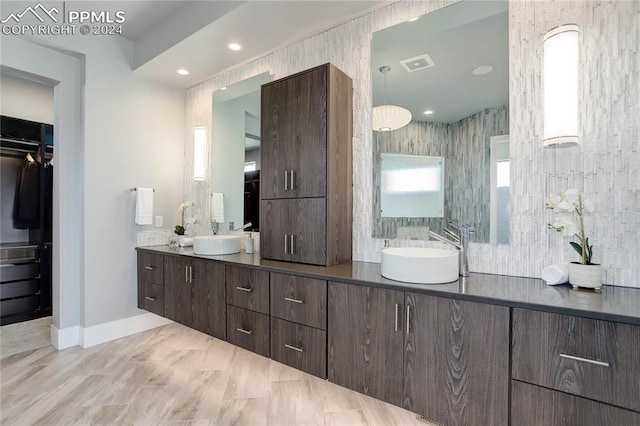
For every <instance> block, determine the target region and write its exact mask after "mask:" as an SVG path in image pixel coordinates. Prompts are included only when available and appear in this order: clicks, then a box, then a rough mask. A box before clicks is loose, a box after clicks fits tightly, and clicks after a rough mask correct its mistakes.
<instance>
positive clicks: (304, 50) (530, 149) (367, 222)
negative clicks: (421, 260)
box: [184, 0, 640, 287]
mask: <svg viewBox="0 0 640 426" xmlns="http://www.w3.org/2000/svg"><path fill="white" fill-rule="evenodd" d="M452 3H454V2H453V1H444V0H443V1H427V2H416V1H402V2H397V3H393V4H391V5H389V6H387V7H385V8H382V9H379V10H376V11H374V12H372V13H370V14H368V15H366V16H363V17H361V18H358V19H355V20H353V21H350V22H348V23H346V24H344V25H341V26H339V27H336V28H334V29H331V30H329V31H325V32H323V33H320V34H318V35H315V36H313V37H310V38H308V39H305V40H303V41H301V42H298V43H296V44H293V45H291V46H288V47H286V48H283V49H280V50H278V51H276V52H274V53H271V54H269V55H267V56H265V57H263V58H260V59H257V60H255V61H253V62H251V63H248V64H245V65H242V66H240V67H238V68H235V69H233V70H231V71H228V72H225V73H223V74H221V75H218V76H216V77H214V78H212V79H210V80H208V81H206V82H204V83H202V84H200V85H198V86H196V87H194V88H192V89H189V90H188V91H187V96H186V103H187V129H186V130H185V141H186V143H185V157H186V158H187V159H190V158H192V156H193V135H192V131H190V130H189V129H192V128H193V126H194V125H196V124H205V125H207V126H208V127H209V128H210V126H211V120H212V117H211V115H212V113H211V96H212V93H213V92H214V91H215V90H217V89H218V88H220V87H222V86H226V85H229V84H232V83H235V82H237V81H241V80H243V79H245V78H248V77H251V76H253V75H256V74H258V73H260V72H265V71H268V72H270V73H271V74H272V76H273V78H274V79H277V78H281V77H284V76H287V75H290V74H293V73H295V72H299V71H303V70H305V69H307V68H311V67H313V66H316V65H319V64H323V63H326V62H331V63H333V64H335V65H336V66H337V67H338V68H340V69H341V70H343V71H344V72H346V73H347V74H348V75H349V76H350V77H351V78H352V79H353V82H354V94H353V101H354V102H353V103H354V123H353V124H354V139H353V151H354V152H353V154H354V165H353V166H354V167H353V169H354V172H353V173H354V176H353V177H354V191H353V194H354V206H353V215H354V237H353V258H354V260H361V261H370V262H379V261H380V249H381V247H382V244H383V243H382V240H380V239H374V238H373V237H372V235H373V223H372V222H373V215H372V208H373V198H372V194H373V190H372V188H373V179H372V167H373V155H372V152H373V149H372V144H373V140H372V132H371V107H372V102H371V73H370V72H371V71H370V69H369V68H370V66H369V63H370V48H371V34H372V32H373V31H376V30H379V29H382V28H386V27H389V26H391V25H394V24H397V23H400V22H403V21H406V20H407V19H409V18H412V17H414V16H418V15H422V14H424V13H427V12H430V11H433V10H436V9H438V8H441V7H444V6H446V5H449V4H452ZM509 15H510V18H509V20H510V37H509V38H510V41H509V44H510V48H509V49H510V50H509V52H510V61H509V62H510V92H511V95H510V102H509V104H510V105H509V110H510V118H511V120H510V132H509V133H510V135H511V149H512V152H511V160H512V161H511V163H512V164H511V170H512V184H511V191H512V198H511V199H512V203H511V239H510V241H511V243H510V244H509V245H490V244H473V245H472V247H471V249H470V267H471V270H472V271H477V272H487V273H496V274H505V275H517V276H529V277H538V276H540V273H541V271H542V269H543V268H544V267H545V266H546V265H548V264H550V263H552V262H554V261H556V260H559V259H561V258H564V257H566V258H567V259H570V255H571V253H570V251H569V245H568V243H567V241H561V240H560V238H558V237H557V236H556V235H552V234H551V233H550V232H548V231H547V229H546V223H547V222H548V221H550V220H551V217H550V215H549V214H548V212H547V211H545V209H544V201H545V199H546V198H547V196H548V195H549V194H550V193H553V192H560V191H563V190H564V189H566V188H567V187H570V186H576V187H578V188H579V189H581V190H584V191H585V192H586V193H588V194H590V195H592V198H593V199H594V201H595V203H596V213H595V214H594V215H593V216H592V217H591V218H590V219H589V220H588V222H587V226H588V227H589V229H590V230H592V235H593V236H592V241H593V243H594V244H595V259H596V261H598V262H601V263H602V264H604V265H605V268H606V271H607V277H606V281H607V283H610V284H616V285H623V286H635V287H640V279H638V278H637V277H638V275H639V273H640V239H639V238H638V228H639V227H640V215H639V214H638V212H639V211H640V196H639V192H640V167H639V165H640V147H639V139H638V136H639V133H638V132H639V130H638V129H639V128H640V99H639V98H640V97H639V96H637V94H638V93H640V54H639V52H638V46H639V45H640V2H639V1H637V0H634V1H611V2H587V1H535V0H526V1H520V0H518V1H511V2H510V11H509ZM564 23H577V24H578V25H580V28H581V36H580V42H581V51H580V54H581V61H580V63H581V82H582V83H581V89H580V94H581V104H580V118H581V125H582V135H581V139H582V141H583V144H582V146H580V147H576V148H570V149H566V150H544V149H543V148H542V117H543V111H542V91H541V72H542V56H541V55H542V38H543V35H544V33H545V32H546V31H548V30H549V29H551V28H553V27H555V26H557V25H560V24H564ZM192 163H193V162H192V161H190V160H189V161H185V179H184V194H185V199H186V200H191V201H194V202H195V203H196V204H197V206H198V213H199V216H200V217H199V219H200V221H201V224H200V225H199V227H198V229H197V230H196V231H197V232H200V233H204V232H207V231H208V223H209V193H210V189H209V184H208V183H207V182H206V181H205V182H193V180H192V178H191V176H192V173H193V171H192V170H191V167H193V166H192ZM396 244H398V245H400V244H414V243H411V242H396ZM420 244H421V245H425V244H427V243H420Z"/></svg>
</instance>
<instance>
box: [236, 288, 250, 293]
mask: <svg viewBox="0 0 640 426" xmlns="http://www.w3.org/2000/svg"><path fill="white" fill-rule="evenodd" d="M236 290H240V291H246V292H247V293H251V292H252V291H253V288H251V287H248V288H247V287H236Z"/></svg>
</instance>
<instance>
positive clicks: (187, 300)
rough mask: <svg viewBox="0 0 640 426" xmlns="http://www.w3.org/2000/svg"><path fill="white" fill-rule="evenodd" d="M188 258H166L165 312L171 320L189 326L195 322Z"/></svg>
mask: <svg viewBox="0 0 640 426" xmlns="http://www.w3.org/2000/svg"><path fill="white" fill-rule="evenodd" d="M190 266H191V262H190V261H188V260H187V259H183V258H180V257H174V256H165V260H164V274H165V276H164V287H165V293H164V306H165V308H164V313H165V316H166V317H167V318H169V319H170V320H173V321H176V322H179V323H180V324H184V325H186V326H188V327H191V326H192V324H193V315H192V306H191V295H192V288H191V283H190V282H189V269H188V268H189V267H190Z"/></svg>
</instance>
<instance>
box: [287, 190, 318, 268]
mask: <svg viewBox="0 0 640 426" xmlns="http://www.w3.org/2000/svg"><path fill="white" fill-rule="evenodd" d="M279 202H282V203H286V204H289V212H290V213H289V221H290V224H289V226H290V227H291V231H290V232H288V233H289V234H292V235H293V236H294V240H293V244H292V246H291V244H290V247H289V250H291V251H292V252H293V253H292V254H291V260H292V261H294V262H299V263H310V264H313V265H325V264H326V262H327V234H326V232H327V231H326V222H327V201H326V199H324V198H302V199H296V200H280V201H279Z"/></svg>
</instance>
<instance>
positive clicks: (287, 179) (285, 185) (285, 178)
mask: <svg viewBox="0 0 640 426" xmlns="http://www.w3.org/2000/svg"><path fill="white" fill-rule="evenodd" d="M284 190H285V191H288V190H289V172H288V171H287V170H285V171H284Z"/></svg>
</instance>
